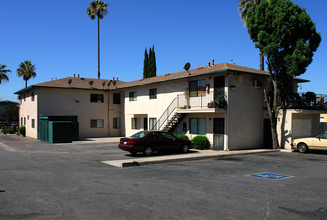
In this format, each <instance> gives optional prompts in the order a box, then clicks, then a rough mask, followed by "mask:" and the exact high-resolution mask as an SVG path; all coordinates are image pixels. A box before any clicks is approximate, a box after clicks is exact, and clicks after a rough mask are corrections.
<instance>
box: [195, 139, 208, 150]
mask: <svg viewBox="0 0 327 220" xmlns="http://www.w3.org/2000/svg"><path fill="white" fill-rule="evenodd" d="M192 142H193V144H194V149H199V150H207V149H209V148H210V142H209V140H208V138H207V137H206V136H196V137H194V138H193V139H192Z"/></svg>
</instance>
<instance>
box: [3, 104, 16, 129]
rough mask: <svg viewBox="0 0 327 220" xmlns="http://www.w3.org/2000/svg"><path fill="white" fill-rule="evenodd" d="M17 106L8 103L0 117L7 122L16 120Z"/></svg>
mask: <svg viewBox="0 0 327 220" xmlns="http://www.w3.org/2000/svg"><path fill="white" fill-rule="evenodd" d="M18 114H19V108H18V106H17V105H9V106H8V107H7V108H6V110H5V112H4V113H3V115H2V119H3V120H5V121H7V122H8V123H9V124H11V123H12V122H18Z"/></svg>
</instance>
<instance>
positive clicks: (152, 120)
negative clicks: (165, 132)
mask: <svg viewBox="0 0 327 220" xmlns="http://www.w3.org/2000/svg"><path fill="white" fill-rule="evenodd" d="M149 128H150V130H157V118H149Z"/></svg>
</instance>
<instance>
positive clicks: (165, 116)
mask: <svg viewBox="0 0 327 220" xmlns="http://www.w3.org/2000/svg"><path fill="white" fill-rule="evenodd" d="M178 105H179V97H178V96H177V97H176V98H174V100H173V101H172V102H171V103H170V104H169V106H168V108H167V109H166V110H165V111H164V113H163V114H162V115H161V117H160V118H159V119H158V121H157V123H155V124H154V126H153V127H152V130H160V129H161V127H162V126H163V125H164V124H165V122H166V121H167V120H168V119H169V117H170V115H171V114H172V113H173V112H174V111H175V109H177V108H178V107H179V106H178Z"/></svg>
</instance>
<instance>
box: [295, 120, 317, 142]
mask: <svg viewBox="0 0 327 220" xmlns="http://www.w3.org/2000/svg"><path fill="white" fill-rule="evenodd" d="M311 124H312V122H311V119H293V120H292V133H293V138H300V137H310V136H311V135H312V132H311V131H312V128H311Z"/></svg>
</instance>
